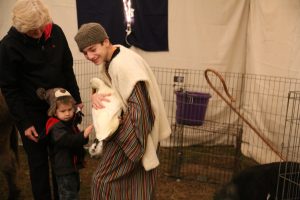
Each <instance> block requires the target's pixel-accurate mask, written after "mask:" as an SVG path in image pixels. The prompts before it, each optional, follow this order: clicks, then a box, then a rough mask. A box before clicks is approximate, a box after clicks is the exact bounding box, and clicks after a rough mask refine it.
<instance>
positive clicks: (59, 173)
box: [37, 88, 93, 200]
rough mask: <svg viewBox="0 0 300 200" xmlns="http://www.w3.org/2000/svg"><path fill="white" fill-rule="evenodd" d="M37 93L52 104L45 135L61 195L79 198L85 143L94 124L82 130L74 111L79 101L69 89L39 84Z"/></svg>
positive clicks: (65, 199)
mask: <svg viewBox="0 0 300 200" xmlns="http://www.w3.org/2000/svg"><path fill="white" fill-rule="evenodd" d="M37 95H38V96H39V98H40V99H42V100H46V101H47V102H48V103H49V105H50V108H49V110H48V116H49V117H50V118H49V119H48V121H47V124H46V135H47V138H49V155H50V161H51V164H52V169H53V171H54V174H55V176H56V182H57V185H58V193H59V198H60V199H64V200H76V199H79V188H80V177H79V169H82V168H83V167H84V165H83V164H84V163H83V158H84V153H85V152H84V149H83V145H85V144H87V142H88V138H89V134H90V133H91V131H92V130H93V125H89V126H88V127H87V128H86V129H85V130H84V131H82V132H80V131H79V129H78V127H77V121H78V120H77V119H76V114H75V112H76V107H75V103H76V102H75V100H74V99H73V97H72V96H71V94H70V93H69V92H68V91H67V90H65V89H63V88H53V89H49V90H45V89H43V88H39V89H38V90H37Z"/></svg>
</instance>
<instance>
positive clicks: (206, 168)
mask: <svg viewBox="0 0 300 200" xmlns="http://www.w3.org/2000/svg"><path fill="white" fill-rule="evenodd" d="M74 64H75V71H76V74H77V77H78V82H79V85H80V91H81V94H82V98H83V102H84V103H85V107H84V112H85V116H86V117H85V122H84V124H83V126H85V125H86V124H87V123H90V122H91V117H90V116H91V115H90V110H91V108H90V106H91V105H90V95H91V88H90V87H89V79H90V78H91V77H93V76H98V75H99V69H98V67H96V66H93V64H88V61H75V62H74ZM151 68H152V70H153V72H154V75H155V77H156V79H157V82H158V85H159V88H160V92H161V94H162V96H163V100H164V104H165V109H166V112H167V115H168V119H169V122H170V125H171V127H172V135H171V137H170V138H168V139H166V140H165V141H162V142H161V146H160V161H161V169H162V170H164V171H165V172H166V174H168V175H170V176H174V177H179V178H188V177H190V178H195V179H197V180H201V181H207V182H215V183H225V182H227V181H228V180H229V179H230V177H231V175H232V174H233V173H234V172H236V171H238V169H240V168H245V167H247V166H250V165H254V164H258V163H269V162H274V161H279V160H280V156H278V153H277V151H276V150H278V151H279V152H280V150H281V143H282V142H281V141H282V138H283V133H284V131H285V117H286V110H287V105H288V91H296V90H300V80H299V79H290V78H285V77H273V76H265V75H255V74H241V73H231V72H220V74H221V75H222V76H223V78H224V80H225V82H226V84H227V87H228V91H229V93H230V94H231V95H232V96H233V97H234V98H235V101H234V102H231V105H230V106H229V105H228V104H227V103H226V102H224V100H223V99H222V98H221V97H220V96H218V95H217V94H216V93H215V91H214V90H213V89H212V88H211V87H210V86H209V85H208V83H207V81H206V80H205V76H204V71H203V70H196V69H174V68H165V67H151ZM210 80H211V82H212V84H213V85H214V87H215V88H217V89H218V91H220V93H221V94H225V92H224V88H223V86H222V84H221V82H220V80H219V79H218V78H217V77H216V76H213V75H210ZM231 107H234V108H235V110H237V111H238V112H239V113H240V114H241V115H242V116H243V117H244V118H245V119H247V120H248V121H249V122H250V123H251V124H252V126H253V127H255V129H257V130H258V133H256V132H255V131H253V129H252V128H251V127H249V125H248V124H247V123H245V122H244V121H243V120H242V119H241V117H239V116H238V115H237V114H236V112H233V109H232V108H231ZM262 138H263V139H262ZM266 141H267V143H268V144H269V145H268V144H266ZM270 147H272V148H270ZM274 150H275V151H274ZM204 161H205V162H204Z"/></svg>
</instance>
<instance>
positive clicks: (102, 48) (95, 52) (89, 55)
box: [82, 40, 108, 65]
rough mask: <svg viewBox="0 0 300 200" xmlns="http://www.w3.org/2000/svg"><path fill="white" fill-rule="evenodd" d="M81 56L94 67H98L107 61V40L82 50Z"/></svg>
mask: <svg viewBox="0 0 300 200" xmlns="http://www.w3.org/2000/svg"><path fill="white" fill-rule="evenodd" d="M82 52H83V54H84V56H85V58H86V59H87V60H90V61H92V62H93V63H94V64H96V65H100V64H102V63H104V62H107V61H108V40H104V42H103V44H100V43H97V44H93V45H91V46H88V47H86V48H84V49H83V51H82Z"/></svg>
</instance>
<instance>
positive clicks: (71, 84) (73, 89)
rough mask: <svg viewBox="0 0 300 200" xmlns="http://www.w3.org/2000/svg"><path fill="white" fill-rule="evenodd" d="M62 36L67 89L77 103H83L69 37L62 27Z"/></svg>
mask: <svg viewBox="0 0 300 200" xmlns="http://www.w3.org/2000/svg"><path fill="white" fill-rule="evenodd" d="M59 29H60V32H61V38H62V41H63V42H64V43H65V44H64V45H63V46H64V47H65V50H64V54H65V55H64V57H63V59H64V60H63V67H64V75H65V79H66V80H67V88H66V89H67V90H68V91H69V92H70V93H71V94H72V96H73V97H74V99H75V101H76V103H77V104H79V103H81V98H80V93H79V87H78V84H77V81H76V76H75V73H74V70H73V56H72V53H71V50H70V48H69V45H68V42H67V39H66V36H65V34H64V33H63V30H62V29H61V28H59Z"/></svg>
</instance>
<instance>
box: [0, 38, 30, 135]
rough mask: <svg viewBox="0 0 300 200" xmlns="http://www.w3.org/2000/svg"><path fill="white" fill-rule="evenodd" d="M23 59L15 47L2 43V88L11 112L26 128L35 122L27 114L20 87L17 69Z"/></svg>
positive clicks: (0, 68) (0, 45)
mask: <svg viewBox="0 0 300 200" xmlns="http://www.w3.org/2000/svg"><path fill="white" fill-rule="evenodd" d="M11 55H14V56H11ZM21 60H22V58H21V56H20V55H19V54H18V52H15V51H14V49H13V48H10V47H9V45H5V44H3V43H1V44H0V88H1V90H2V93H3V96H4V98H5V100H6V102H7V105H8V107H9V109H10V112H11V114H12V115H13V117H14V119H15V120H16V122H17V123H18V124H20V125H21V126H22V127H23V129H24V130H25V129H27V128H29V127H30V126H32V125H33V123H32V122H31V121H30V120H29V118H28V116H27V114H26V113H27V112H26V107H25V106H24V103H23V101H22V98H21V95H22V90H21V89H20V87H19V85H20V83H19V80H20V78H19V71H18V70H17V65H18V64H17V63H20V62H22V61H21Z"/></svg>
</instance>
